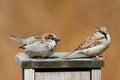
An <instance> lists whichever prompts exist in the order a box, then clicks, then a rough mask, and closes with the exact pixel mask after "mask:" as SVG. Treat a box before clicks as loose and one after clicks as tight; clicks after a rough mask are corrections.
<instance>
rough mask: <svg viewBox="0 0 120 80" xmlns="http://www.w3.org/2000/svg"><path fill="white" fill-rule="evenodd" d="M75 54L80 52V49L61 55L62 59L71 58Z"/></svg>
mask: <svg viewBox="0 0 120 80" xmlns="http://www.w3.org/2000/svg"><path fill="white" fill-rule="evenodd" d="M76 54H82V51H81V50H78V51H73V52H71V53H69V54H67V55H66V56H65V57H63V59H68V58H73V57H74V56H75V55H76Z"/></svg>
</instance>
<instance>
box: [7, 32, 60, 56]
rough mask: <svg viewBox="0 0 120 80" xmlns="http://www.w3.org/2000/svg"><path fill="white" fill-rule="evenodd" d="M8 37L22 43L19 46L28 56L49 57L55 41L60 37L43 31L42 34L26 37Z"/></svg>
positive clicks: (55, 43)
mask: <svg viewBox="0 0 120 80" xmlns="http://www.w3.org/2000/svg"><path fill="white" fill-rule="evenodd" d="M9 38H10V39H13V40H16V41H18V42H21V43H23V44H24V45H23V46H21V47H19V48H23V49H24V51H25V53H26V54H27V55H28V56H30V57H41V58H45V57H49V56H51V55H52V54H53V53H54V52H55V49H56V45H57V42H58V41H60V38H59V37H57V36H56V35H55V34H53V33H45V34H43V35H42V36H32V37H29V38H26V39H21V38H19V37H16V36H9Z"/></svg>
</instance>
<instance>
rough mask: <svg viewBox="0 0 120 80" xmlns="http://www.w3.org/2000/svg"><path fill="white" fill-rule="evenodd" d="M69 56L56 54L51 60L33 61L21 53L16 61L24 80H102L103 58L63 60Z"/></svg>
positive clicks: (61, 53) (64, 53) (76, 57)
mask: <svg viewBox="0 0 120 80" xmlns="http://www.w3.org/2000/svg"><path fill="white" fill-rule="evenodd" d="M67 54H68V52H56V53H54V55H53V56H52V57H51V58H47V59H33V58H30V57H28V56H27V55H26V54H25V53H19V54H17V55H16V61H17V63H18V64H19V66H20V67H21V68H22V70H23V73H22V75H23V80H101V67H103V66H104V60H103V58H100V59H99V60H94V59H91V58H87V57H83V55H77V56H74V58H72V59H62V57H63V56H65V55H67ZM78 56H79V57H78ZM58 57H59V58H58Z"/></svg>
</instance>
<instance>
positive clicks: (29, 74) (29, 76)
mask: <svg viewBox="0 0 120 80" xmlns="http://www.w3.org/2000/svg"><path fill="white" fill-rule="evenodd" d="M34 72H35V71H34V69H24V76H23V79H24V80H34Z"/></svg>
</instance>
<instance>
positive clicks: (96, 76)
mask: <svg viewBox="0 0 120 80" xmlns="http://www.w3.org/2000/svg"><path fill="white" fill-rule="evenodd" d="M91 74H92V75H91V77H92V80H101V70H100V69H92V70H91Z"/></svg>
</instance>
